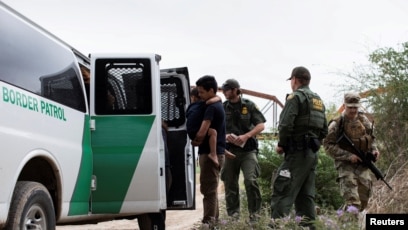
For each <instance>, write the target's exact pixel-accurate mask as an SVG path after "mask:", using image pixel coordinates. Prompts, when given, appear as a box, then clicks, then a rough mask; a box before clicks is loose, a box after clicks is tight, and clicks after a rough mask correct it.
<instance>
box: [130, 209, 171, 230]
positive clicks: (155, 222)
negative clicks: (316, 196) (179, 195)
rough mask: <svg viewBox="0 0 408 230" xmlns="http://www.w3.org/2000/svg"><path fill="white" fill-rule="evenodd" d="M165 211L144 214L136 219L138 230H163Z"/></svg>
mask: <svg viewBox="0 0 408 230" xmlns="http://www.w3.org/2000/svg"><path fill="white" fill-rule="evenodd" d="M165 221H166V211H162V212H160V213H146V214H142V215H139V216H138V217H137V222H138V223H139V228H140V230H152V229H153V230H165V229H166V227H165Z"/></svg>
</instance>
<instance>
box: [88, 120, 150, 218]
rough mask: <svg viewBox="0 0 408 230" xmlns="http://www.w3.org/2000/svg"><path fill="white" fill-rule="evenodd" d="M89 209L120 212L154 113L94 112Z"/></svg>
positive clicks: (97, 211)
mask: <svg viewBox="0 0 408 230" xmlns="http://www.w3.org/2000/svg"><path fill="white" fill-rule="evenodd" d="M93 119H95V131H92V133H91V135H92V150H93V154H94V175H96V178H97V179H96V180H97V189H96V191H94V192H92V213H119V212H120V209H121V207H122V204H123V201H124V199H125V196H126V193H127V191H128V188H129V185H130V182H131V180H132V177H133V174H134V172H135V170H136V167H137V164H138V162H139V159H140V156H141V154H142V151H143V149H144V147H145V144H146V140H147V138H148V136H149V133H150V130H151V128H152V124H153V122H154V119H155V116H153V115H149V116H134V115H133V116H128V115H119V116H118V115H115V116H96V117H94V118H93Z"/></svg>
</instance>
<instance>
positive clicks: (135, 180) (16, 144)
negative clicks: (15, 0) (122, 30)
mask: <svg viewBox="0 0 408 230" xmlns="http://www.w3.org/2000/svg"><path fill="white" fill-rule="evenodd" d="M159 62H160V56H159V55H155V54H134V55H133V54H132V55H130V54H127V55H120V54H92V55H90V58H88V57H86V56H84V55H82V54H81V53H79V52H78V51H76V50H75V49H73V48H72V47H70V46H69V45H67V44H66V43H65V42H63V41H61V40H60V39H58V38H56V37H55V36H54V35H52V34H51V33H49V32H47V31H46V30H44V29H42V28H41V27H39V26H38V25H36V24H35V23H33V22H31V21H30V20H29V19H27V18H25V17H24V16H22V15H20V14H19V13H17V12H15V11H14V10H13V9H11V8H10V7H8V6H7V5H5V4H4V3H2V2H0V90H1V100H0V112H1V119H0V141H1V145H0V229H1V228H6V229H13V230H14V229H55V225H56V224H66V223H74V222H76V223H77V222H83V223H91V222H97V221H101V220H108V219H118V218H138V222H139V227H140V228H141V229H153V225H154V227H155V228H156V229H162V228H164V218H162V217H163V215H162V214H163V213H164V212H165V210H169V209H180V210H182V209H194V208H195V199H194V197H195V177H194V175H195V163H194V159H195V158H194V156H192V155H191V151H190V147H191V146H190V144H189V140H188V137H187V133H186V127H185V123H186V119H185V110H186V108H187V106H188V104H189V101H190V98H189V89H190V88H189V85H190V84H189V79H188V71H187V68H185V67H184V68H174V69H168V70H162V71H160V69H159ZM81 68H83V69H84V70H85V72H86V71H89V70H90V73H91V74H90V77H91V79H90V84H89V85H87V84H85V82H84V80H83V77H84V76H83V74H82V73H81ZM87 95H89V97H88V96H87ZM162 121H165V122H166V123H167V125H168V133H167V138H168V141H167V143H169V145H168V149H169V161H170V163H169V164H168V166H169V168H168V169H170V171H171V174H172V177H173V180H172V183H171V186H170V187H169V191H168V192H167V191H166V180H165V177H166V163H165V158H166V156H165V146H164V142H163V136H162ZM167 175H168V174H167Z"/></svg>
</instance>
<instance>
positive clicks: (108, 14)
mask: <svg viewBox="0 0 408 230" xmlns="http://www.w3.org/2000/svg"><path fill="white" fill-rule="evenodd" d="M3 2H5V3H6V4H7V5H9V6H11V7H12V8H14V9H15V10H17V11H18V12H20V13H22V14H23V15H25V16H26V17H28V18H29V19H31V20H32V21H34V22H35V23H37V24H39V25H40V26H42V27H43V28H45V29H46V30H48V31H50V32H51V33H53V34H55V35H56V36H57V37H59V38H61V39H62V40H64V41H65V42H67V43H68V44H70V45H71V46H73V47H74V48H76V49H77V50H79V51H81V52H82V53H84V54H85V55H88V54H89V53H98V52H99V53H100V52H103V53H107V52H112V53H156V54H159V55H161V56H162V61H161V62H160V66H161V68H172V67H183V66H187V67H188V69H189V73H190V81H191V83H192V84H194V83H195V81H196V80H197V79H198V78H200V77H201V76H203V75H213V76H215V78H216V79H217V81H218V83H219V85H222V83H223V82H225V81H226V80H227V79H229V78H235V79H237V80H238V81H239V82H240V84H241V87H242V88H245V89H249V90H253V91H258V92H262V93H266V94H270V95H274V96H276V97H277V98H278V99H279V100H280V101H281V102H282V103H284V101H285V96H286V94H287V93H290V92H291V91H292V89H291V88H290V82H289V81H286V79H287V78H288V77H289V76H290V73H291V71H292V69H293V68H294V67H296V66H305V67H306V68H308V69H309V71H310V72H311V75H312V80H311V83H310V88H311V89H312V90H313V91H315V92H317V93H318V94H320V96H321V97H322V99H323V101H324V102H325V104H326V105H329V104H335V105H336V106H340V104H341V103H342V95H343V93H344V92H341V91H340V90H341V89H340V88H339V87H338V86H339V85H340V84H343V83H344V81H346V79H345V78H344V76H343V75H342V73H347V72H351V71H352V69H353V67H354V66H355V65H358V64H364V63H368V55H369V54H370V53H371V52H373V51H374V50H376V49H378V48H383V47H394V48H397V47H398V45H399V44H401V43H403V42H407V41H408V23H407V22H408V14H407V13H406V12H408V1H406V0H203V1H199V0H35V1H34V0H3ZM221 96H222V95H221ZM244 97H248V98H250V99H252V100H254V101H255V102H256V103H257V105H258V107H259V108H260V109H264V107H265V106H267V105H268V104H267V103H268V101H266V100H263V99H258V98H253V97H249V96H245V95H244ZM278 114H279V111H278ZM265 116H266V119H267V120H268V122H267V127H271V126H272V124H271V123H270V122H271V121H272V120H273V119H272V118H271V116H272V111H271V110H269V111H268V112H266V113H265Z"/></svg>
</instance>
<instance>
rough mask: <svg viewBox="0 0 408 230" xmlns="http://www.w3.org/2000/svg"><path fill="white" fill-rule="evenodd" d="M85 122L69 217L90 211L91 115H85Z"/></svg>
mask: <svg viewBox="0 0 408 230" xmlns="http://www.w3.org/2000/svg"><path fill="white" fill-rule="evenodd" d="M84 121H85V122H84V129H83V130H84V132H83V134H82V158H81V165H80V168H79V173H78V178H77V181H76V184H75V189H74V193H73V194H72V198H71V202H70V206H69V211H68V215H69V216H74V215H81V214H88V211H89V195H90V190H91V189H90V188H91V175H92V149H91V133H90V130H89V115H85V119H84Z"/></svg>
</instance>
